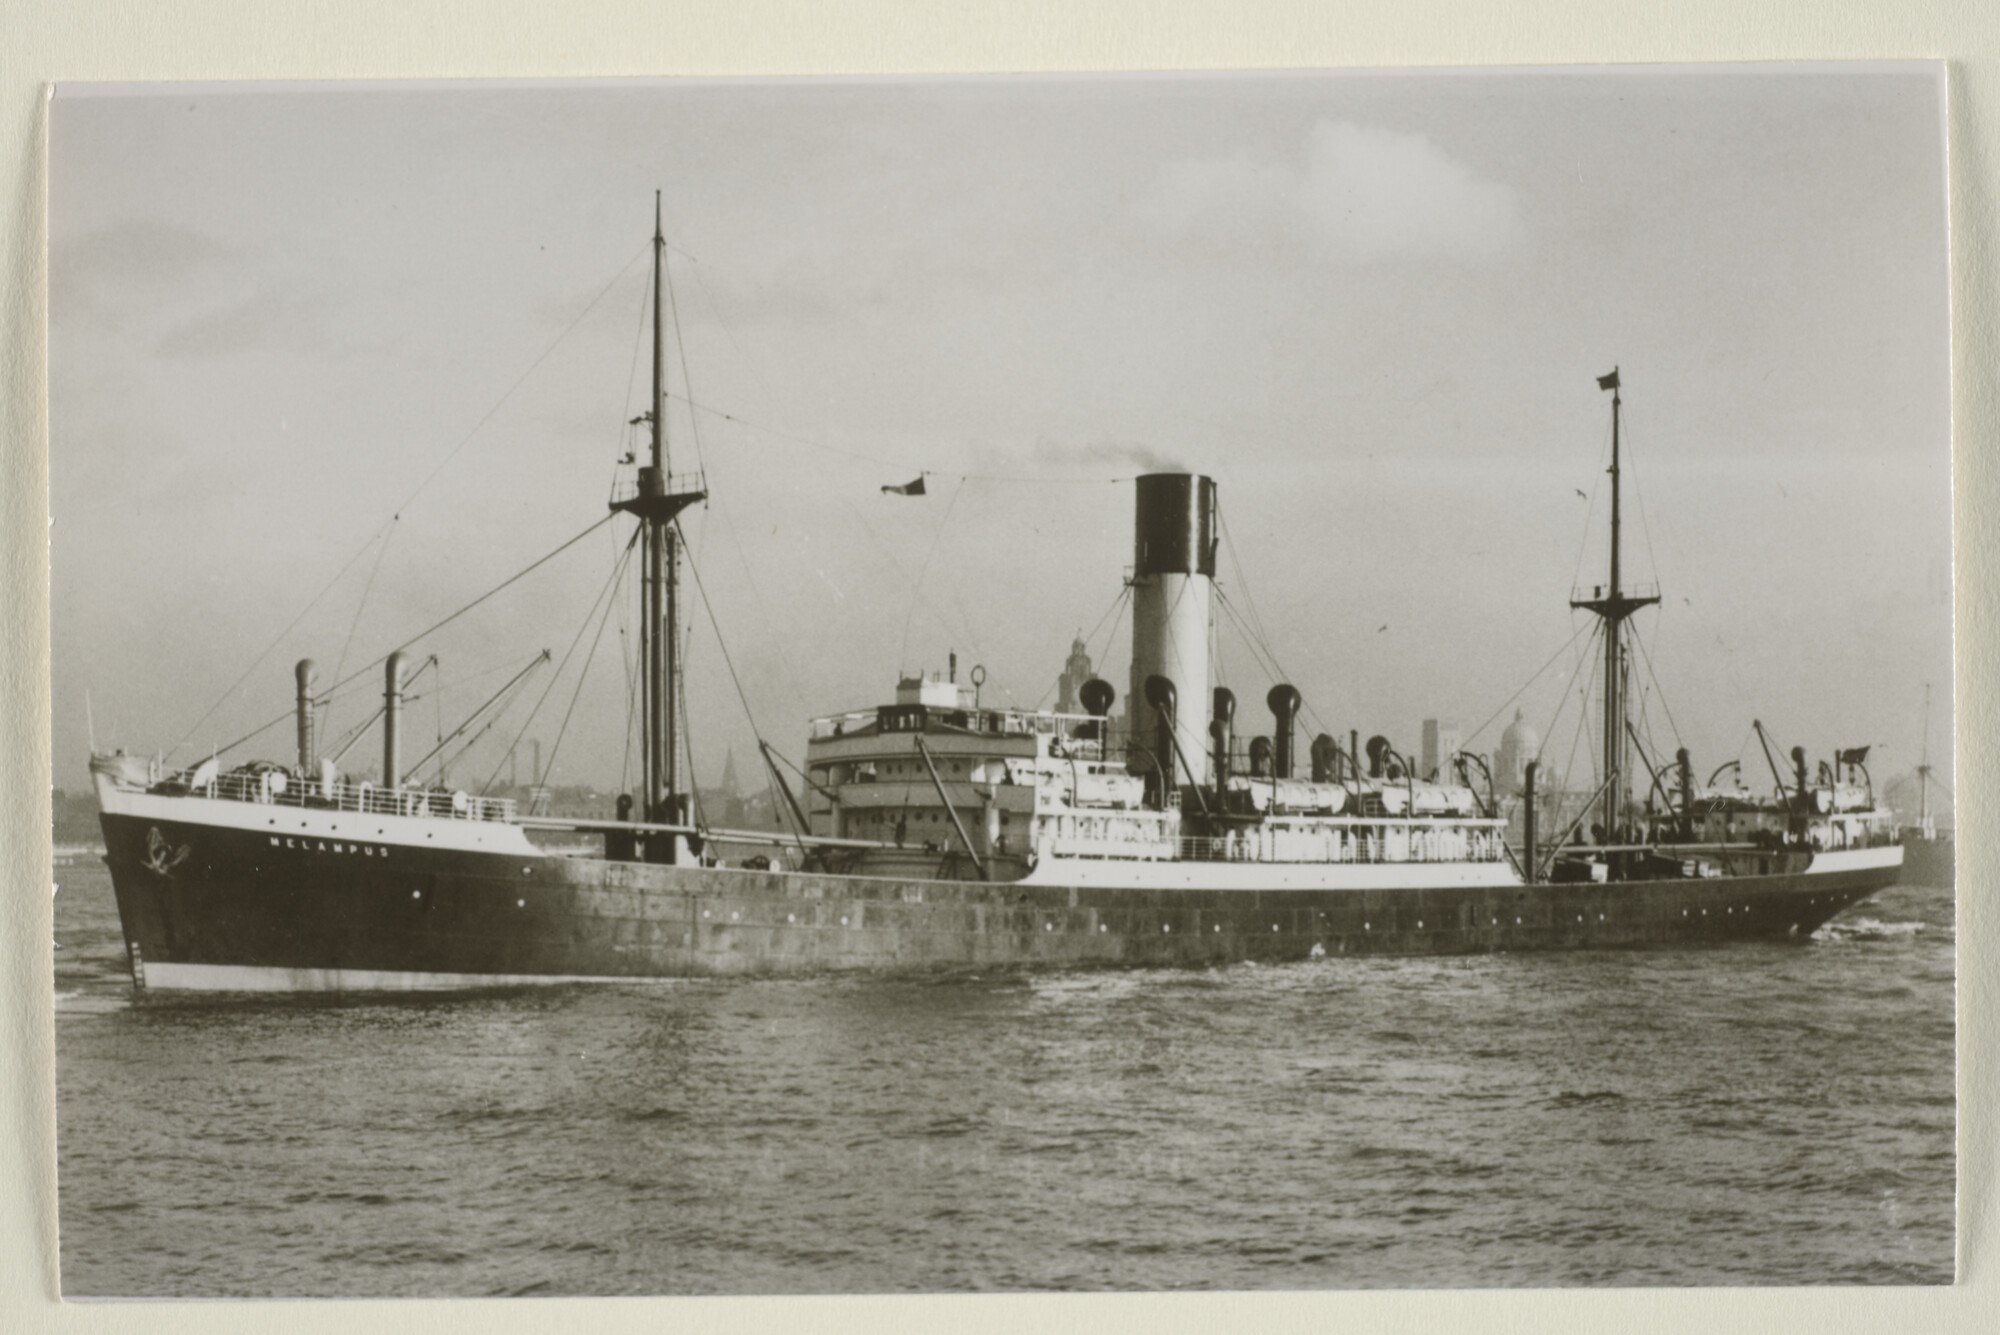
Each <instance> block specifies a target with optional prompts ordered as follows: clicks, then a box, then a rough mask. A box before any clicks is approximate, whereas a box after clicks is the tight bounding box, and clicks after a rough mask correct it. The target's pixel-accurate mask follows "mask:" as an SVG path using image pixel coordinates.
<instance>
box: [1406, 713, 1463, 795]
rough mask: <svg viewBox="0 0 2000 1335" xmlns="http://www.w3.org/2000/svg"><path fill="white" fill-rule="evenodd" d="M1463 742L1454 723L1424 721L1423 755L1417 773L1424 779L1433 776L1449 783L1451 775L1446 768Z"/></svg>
mask: <svg viewBox="0 0 2000 1335" xmlns="http://www.w3.org/2000/svg"><path fill="white" fill-rule="evenodd" d="M1463 740H1464V739H1463V738H1462V737H1461V736H1460V734H1459V730H1458V725H1457V724H1456V723H1447V722H1440V721H1439V720H1437V719H1434V718H1427V719H1425V720H1424V743H1423V755H1422V756H1421V757H1420V758H1419V763H1418V765H1417V773H1418V774H1419V775H1420V776H1422V777H1423V778H1426V779H1428V778H1429V777H1431V776H1432V775H1433V774H1435V775H1436V776H1437V777H1438V778H1439V779H1441V780H1444V781H1446V782H1449V781H1450V780H1451V778H1452V775H1451V774H1450V773H1449V772H1448V767H1449V766H1450V764H1451V758H1452V757H1453V756H1455V755H1457V754H1458V751H1459V747H1460V745H1461V743H1462V742H1463Z"/></svg>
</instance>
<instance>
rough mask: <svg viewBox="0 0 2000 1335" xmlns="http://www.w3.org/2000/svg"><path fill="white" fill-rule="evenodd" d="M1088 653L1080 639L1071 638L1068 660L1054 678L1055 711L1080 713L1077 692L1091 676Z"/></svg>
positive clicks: (1081, 703)
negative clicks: (1059, 674) (1058, 674)
mask: <svg viewBox="0 0 2000 1335" xmlns="http://www.w3.org/2000/svg"><path fill="white" fill-rule="evenodd" d="M1092 675H1093V674H1092V672H1091V667H1090V655H1089V654H1088V653H1086V652H1085V651H1084V646H1083V641H1082V640H1073V641H1071V643H1070V646H1069V661H1068V662H1066V663H1064V664H1063V670H1062V675H1061V676H1060V677H1057V678H1056V713H1058V714H1081V713H1082V712H1083V702H1082V701H1081V700H1080V699H1078V698H1077V697H1078V692H1080V691H1082V690H1083V684H1084V683H1085V682H1087V681H1089V680H1090V678H1091V676H1092Z"/></svg>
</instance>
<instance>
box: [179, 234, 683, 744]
mask: <svg viewBox="0 0 2000 1335" xmlns="http://www.w3.org/2000/svg"><path fill="white" fill-rule="evenodd" d="M648 244H650V242H649V243H648ZM644 251H645V246H640V247H639V248H638V249H637V250H634V251H633V252H632V255H631V258H630V259H627V260H626V261H625V263H624V264H623V265H621V266H620V267H619V270H618V272H617V273H615V274H613V275H612V277H611V281H610V282H608V283H606V284H605V285H604V287H603V288H602V289H601V290H600V291H599V292H598V294H597V295H596V296H594V297H592V298H591V299H590V303H589V304H588V305H586V306H585V307H584V308H583V309H582V310H581V311H579V312H578V313H577V316H576V318H575V319H573V320H571V321H570V322H569V323H568V324H567V325H565V326H563V329H562V332H561V333H559V334H557V335H556V336H555V339H554V340H553V341H551V342H550V343H549V345H548V346H547V347H545V348H543V349H542V351H541V353H540V354H539V355H538V356H537V357H536V358H535V359H534V360H533V361H532V362H530V363H529V364H528V367H527V369H526V370H524V371H522V372H521V374H520V375H519V376H517V377H516V378H515V380H514V383H513V384H511V385H509V386H508V387H507V389H506V391H505V392H504V393H502V394H501V395H500V397H499V398H498V399H497V400H495V401H494V404H493V406H492V407H491V408H489V409H487V411H486V414H485V416H483V417H481V418H480V419H479V420H478V421H477V422H476V423H474V424H473V427H472V429H471V430H470V431H468V432H466V433H465V435H464V436H463V437H461V438H460V439H459V442H458V443H457V444H456V445H454V446H452V447H451V449H450V451H448V452H447V453H446V454H445V456H444V458H443V459H441V460H440V461H439V462H438V465H437V467H435V468H433V469H432V470H431V471H430V472H429V473H427V474H426V475H425V476H424V479H423V481H421V482H419V483H418V484H417V485H416V487H415V489H414V490H412V491H411V492H410V494H409V495H408V496H406V497H404V499H403V502H402V504H400V505H398V506H396V507H395V508H394V510H393V511H392V512H391V518H390V520H389V523H388V524H385V525H384V526H383V528H381V529H377V530H375V532H374V533H371V534H370V535H369V536H368V538H367V540H366V541H364V542H363V543H362V544H361V545H360V547H358V548H356V549H355V552H354V555H352V556H350V557H348V558H347V560H346V562H344V563H343V564H342V565H341V567H340V569H339V570H338V571H337V572H335V574H334V576H333V578H332V579H330V580H328V581H327V582H326V584H325V586H324V587H323V588H321V589H320V591H319V592H318V593H316V594H314V595H313V597H312V600H311V601H310V602H308V603H307V604H306V605H305V606H304V607H302V608H300V609H299V614H298V615H297V616H295V617H293V618H292V619H291V621H290V622H289V623H288V624H287V625H286V626H285V628H284V629H283V630H281V631H279V632H278V634H277V637H276V638H274V639H273V640H272V641H271V642H270V644H268V645H267V646H265V648H264V651H263V652H262V653H260V654H258V655H257V657H256V659H255V660H253V661H252V662H251V664H250V666H249V667H248V668H247V669H246V670H245V671H244V673H243V675H242V676H241V677H238V678H237V679H236V681H235V682H234V683H233V684H231V686H230V687H229V689H228V690H226V691H224V692H223V693H222V695H221V696H220V697H219V698H218V699H217V700H216V701H215V703H214V704H212V705H210V706H209V707H208V709H207V711H206V712H205V713H203V714H202V716H201V717H200V718H198V719H196V720H195V722H194V725H193V726H192V727H190V728H189V729H188V730H187V733H186V734H185V735H184V736H182V738H181V739H180V740H179V741H177V742H175V743H174V744H173V745H172V746H170V747H168V748H167V751H166V754H167V755H172V754H173V753H174V752H175V751H178V750H180V749H181V747H183V746H185V745H186V744H187V741H188V738H189V737H192V736H194V734H195V733H196V732H197V731H198V730H200V728H201V725H202V724H204V723H206V722H208V720H209V718H210V716H212V715H213V714H214V713H215V711H216V710H218V709H220V708H221V707H222V706H223V704H225V703H226V702H227V701H228V699H229V697H230V696H232V695H234V694H235V693H236V692H237V690H238V689H240V688H241V687H242V685H243V683H244V682H246V681H248V680H249V679H250V677H251V675H252V674H253V673H255V672H256V671H257V669H258V668H260V667H262V666H263V664H264V660H265V659H267V658H269V657H270V656H271V654H272V653H273V652H275V651H276V650H277V648H278V646H279V645H280V644H283V643H284V642H285V638H286V637H287V636H289V635H290V634H291V633H292V632H293V631H294V630H296V629H297V628H298V625H299V623H300V622H301V621H304V620H305V619H306V616H307V614H308V613H310V612H311V611H312V610H313V608H315V607H317V606H318V605H319V602H320V600H321V599H322V598H324V597H326V595H327V593H328V592H329V591H331V590H332V588H333V586H334V585H336V584H338V583H339V582H340V581H341V579H342V578H343V577H344V576H345V575H346V574H347V572H348V571H349V570H350V569H352V568H353V566H354V563H355V562H356V561H359V560H360V559H361V558H362V557H363V556H364V555H366V554H367V551H368V549H369V548H370V547H372V546H374V544H375V542H376V540H377V538H378V537H380V536H381V535H382V534H383V533H384V531H385V530H386V529H388V528H390V527H391V526H393V525H394V524H395V523H396V522H397V520H398V519H400V518H401V516H402V512H403V511H404V510H407V509H409V508H410V503H411V502H412V501H414V500H416V499H417V497H418V496H420V495H422V494H423V492H424V489H425V488H427V487H428V486H430V484H431V483H432V481H434V480H435V479H436V478H437V476H438V474H439V473H442V472H443V471H444V470H445V468H446V466H447V465H449V464H450V463H451V461H452V460H453V459H455V458H457V457H458V454H459V452H460V451H461V450H463V449H464V448H465V447H466V446H467V445H468V444H470V443H471V442H472V439H473V437H474V436H477V435H478V434H479V432H480V431H481V430H482V429H483V428H484V427H485V426H486V424H487V423H488V422H490V421H492V420H493V417H494V415H495V414H497V413H498V412H499V411H500V409H501V408H502V407H504V406H505V405H506V403H507V401H508V400H509V399H511V398H512V397H513V396H514V394H515V392H516V391H517V390H519V389H520V388H521V386H522V385H523V384H525V383H526V382H527V380H528V377H529V376H531V375H533V374H534V373H535V371H536V370H537V369H538V368H539V367H540V366H541V364H542V363H543V362H545V361H547V360H548V359H549V356H550V355H551V354H552V353H554V352H555V350H556V348H557V347H558V346H559V345H560V344H561V343H562V341H563V340H564V339H566V338H568V337H569V335H570V333H571V331H573V330H574V329H575V328H576V327H577V325H579V324H581V323H582V322H583V320H584V317H585V316H587V315H589V314H590V313H591V312H592V311H593V310H595V309H596V308H597V305H598V303H599V302H601V301H603V300H604V298H605V296H606V294H608V293H609V292H610V291H611V290H612V288H614V287H616V286H617V285H618V282H619V280H620V279H622V278H624V276H625V274H626V272H627V271H628V270H629V269H631V267H632V264H633V261H634V260H637V259H638V258H639V256H640V255H641V254H642V253H644ZM384 550H385V551H386V550H387V548H386V544H385V547H384ZM377 564H378V565H379V564H380V562H379V560H378V562H377ZM369 583H370V584H371V586H372V584H373V583H374V577H373V576H372V575H371V576H370V578H369ZM366 606H367V595H366V594H365V593H364V595H363V597H362V607H363V608H365V607H366ZM360 618H361V609H356V611H355V620H356V621H357V622H359V620H360ZM349 633H350V636H351V635H352V632H351V631H350V632H349ZM344 655H345V650H343V656H344Z"/></svg>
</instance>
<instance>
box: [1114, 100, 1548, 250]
mask: <svg viewBox="0 0 2000 1335" xmlns="http://www.w3.org/2000/svg"><path fill="white" fill-rule="evenodd" d="M1140 211H1141V216H1142V217H1143V218H1144V219H1145V221H1146V222H1148V223H1149V224H1151V225H1152V226H1153V227H1155V228H1158V229H1159V230H1162V231H1164V232H1167V233H1169V234H1174V235H1186V234H1197V235H1202V236H1205V237H1209V238H1211V239H1219V240H1225V241H1230V240H1233V241H1237V242H1240V243H1242V244H1246V245H1259V244H1271V243H1274V242H1290V243H1294V244H1303V245H1306V246H1309V247H1312V248H1316V249H1321V250H1324V251H1326V252H1329V253H1331V254H1334V255H1338V256H1342V257H1346V258H1350V259H1358V260H1371V259H1379V258H1384V257H1387V256H1392V255H1430V256H1457V257H1463V258H1479V257H1483V256H1488V255H1494V254H1498V253H1500V252H1502V251H1504V250H1506V249H1507V248H1508V247H1509V246H1510V245H1511V244H1512V243H1513V242H1514V240H1515V238H1516V237H1517V236H1518V235H1519V234H1520V230H1521V224H1520V220H1519V216H1518V212H1517V209H1516V205H1515V199H1514V192H1513V191H1512V190H1511V189H1509V188H1508V187H1507V186H1505V185H1502V184H1499V183H1498V182H1494V181H1488V180H1483V179H1481V178H1480V177H1478V176H1477V175H1475V174H1474V173H1473V172H1471V171H1470V170H1468V169H1467V168H1466V167H1465V166H1463V165H1462V164H1460V163H1459V162H1457V161H1455V160H1453V159H1452V158H1451V157H1450V156H1448V155H1447V154H1445V153H1444V152H1443V151H1442V150H1440V149H1439V148H1438V147H1437V146H1436V145H1435V144H1433V143H1431V141H1430V140H1429V139H1428V138H1427V137H1426V136H1424V135H1421V134H1402V133H1398V132H1396V131H1394V130H1382V129H1375V128H1372V127H1369V126H1364V125H1356V124H1354V123H1353V122H1351V121H1321V122H1319V123H1318V124H1317V125H1315V126H1314V127H1313V128H1312V130H1311V132H1310V133H1309V134H1307V136H1306V138H1305V141H1304V143H1303V144H1301V145H1300V147H1299V150H1298V151H1297V152H1296V153H1295V154H1292V155H1290V156H1289V157H1288V158H1278V157H1269V156H1266V157H1255V156H1249V155H1237V156H1233V157H1226V158H1206V159H1194V160H1190V161H1186V162H1182V163H1180V164H1178V165H1176V166H1174V167H1172V168H1170V169H1169V170H1168V172H1167V173H1166V175H1165V177H1164V178H1163V179H1162V181H1161V182H1160V183H1159V185H1158V187H1157V188H1156V189H1155V190H1154V192H1153V193H1152V195H1151V196H1150V197H1149V198H1148V199H1146V200H1145V201H1144V202H1143V203H1142V204H1141V206H1140Z"/></svg>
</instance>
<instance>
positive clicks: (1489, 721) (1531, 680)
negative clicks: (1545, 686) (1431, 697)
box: [1465, 622, 1596, 742]
mask: <svg viewBox="0 0 2000 1335" xmlns="http://www.w3.org/2000/svg"><path fill="white" fill-rule="evenodd" d="M1586 630H1587V631H1590V632H1591V633H1592V635H1593V636H1594V635H1595V634H1596V623H1595V622H1589V623H1586V624H1585V625H1583V626H1582V627H1580V628H1579V629H1577V630H1576V631H1575V632H1574V633H1572V634H1571V635H1570V637H1569V638H1568V639H1567V640H1565V641H1563V643H1562V644H1561V645H1560V646H1558V647H1557V649H1556V651H1555V652H1554V653H1552V654H1550V655H1549V657H1548V661H1547V662H1545V663H1543V664H1542V665H1541V666H1540V667H1538V668H1536V669H1535V670H1534V672H1533V673H1532V674H1531V675H1530V676H1529V677H1528V679H1527V680H1526V681H1524V682H1522V683H1521V685H1520V688H1519V689H1518V690H1516V691H1515V692H1514V693H1513V694H1512V695H1510V696H1508V697H1507V698H1506V699H1505V700H1502V701H1501V702H1500V707H1499V708H1498V709H1496V710H1494V711H1493V712H1492V713H1491V714H1489V715H1487V717H1486V721H1485V722H1484V723H1482V724H1480V725H1479V726H1478V727H1476V728H1474V729H1473V730H1472V731H1471V732H1469V733H1467V734H1466V735H1465V740H1466V741H1467V742H1470V741H1472V740H1473V739H1474V738H1476V737H1478V736H1479V734H1480V733H1482V732H1485V731H1486V730H1487V729H1488V728H1490V727H1492V726H1493V720H1494V719H1497V718H1499V717H1500V716H1501V715H1502V714H1504V713H1506V712H1507V707H1508V706H1509V705H1511V704H1513V703H1514V702H1515V701H1516V700H1518V699H1520V698H1521V697H1522V696H1523V695H1525V694H1527V691H1528V688H1529V687H1530V686H1533V685H1534V684H1535V682H1536V681H1537V680H1538V679H1539V678H1540V677H1541V675H1542V674H1543V673H1544V672H1547V671H1548V670H1549V668H1550V667H1551V666H1552V665H1553V664H1554V663H1555V661H1556V660H1557V659H1558V658H1561V657H1562V656H1563V654H1564V653H1566V652H1568V650H1569V647H1570V646H1571V645H1572V644H1575V643H1576V641H1577V637H1578V636H1580V635H1582V634H1583V633H1584V631H1586ZM1565 693H1567V688H1565Z"/></svg>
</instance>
